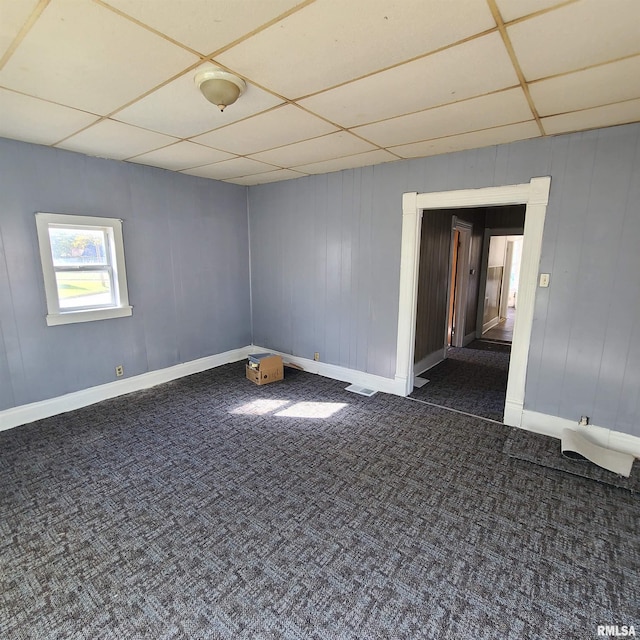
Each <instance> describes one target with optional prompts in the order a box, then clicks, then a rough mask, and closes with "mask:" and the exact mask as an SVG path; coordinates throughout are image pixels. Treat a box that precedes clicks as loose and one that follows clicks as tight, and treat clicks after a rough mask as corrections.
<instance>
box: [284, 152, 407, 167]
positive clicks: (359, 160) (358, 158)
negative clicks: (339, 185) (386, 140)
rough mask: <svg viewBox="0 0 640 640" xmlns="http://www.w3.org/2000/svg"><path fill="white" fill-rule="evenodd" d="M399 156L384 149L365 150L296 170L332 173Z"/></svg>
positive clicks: (390, 160) (305, 165)
mask: <svg viewBox="0 0 640 640" xmlns="http://www.w3.org/2000/svg"><path fill="white" fill-rule="evenodd" d="M397 159H398V158H397V157H396V156H394V155H393V154H392V153H389V152H388V151H385V150H384V149H376V150H375V151H365V153H358V154H356V155H353V156H346V157H344V158H336V159H335V160H324V161H323V162H313V163H312V164H303V165H301V166H298V167H296V171H304V172H305V173H330V172H332V171H342V170H343V169H355V168H356V167H367V166H369V165H372V164H382V163H383V162H393V161H394V160H397Z"/></svg>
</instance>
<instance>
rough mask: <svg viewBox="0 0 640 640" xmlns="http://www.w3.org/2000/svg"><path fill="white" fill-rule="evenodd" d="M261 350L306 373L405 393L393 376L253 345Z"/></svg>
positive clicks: (384, 390)
mask: <svg viewBox="0 0 640 640" xmlns="http://www.w3.org/2000/svg"><path fill="white" fill-rule="evenodd" d="M261 351H264V352H266V351H268V352H269V353H275V354H276V355H280V356H282V359H283V361H284V362H285V363H286V362H290V363H291V364H295V365H297V366H298V367H300V368H301V369H302V370H303V371H305V372H306V373H315V374H317V375H320V376H323V377H325V378H331V379H332V380H341V381H342V382H349V383H351V384H357V385H360V386H362V387H368V388H369V389H374V390H375V391H382V392H384V393H390V394H393V395H396V396H402V395H404V394H403V392H402V391H403V389H404V386H403V385H401V384H399V383H398V382H397V380H394V379H393V378H384V377H383V376H378V375H376V374H374V373H366V372H365V371H358V370H357V369H348V368H347V367H341V366H339V365H336V364H329V363H327V362H318V361H316V360H311V359H309V358H301V357H300V356H292V355H290V354H288V353H284V352H283V351H276V350H275V349H267V348H265V347H260V346H257V345H252V346H251V353H254V352H261ZM412 380H413V377H412Z"/></svg>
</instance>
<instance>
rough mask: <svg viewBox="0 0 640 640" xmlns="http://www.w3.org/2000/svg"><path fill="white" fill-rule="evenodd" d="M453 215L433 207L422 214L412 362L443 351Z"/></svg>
mask: <svg viewBox="0 0 640 640" xmlns="http://www.w3.org/2000/svg"><path fill="white" fill-rule="evenodd" d="M452 215H453V214H452V212H451V211H449V210H443V211H436V210H433V211H428V212H426V213H424V214H423V217H422V233H421V240H420V267H419V268H420V271H419V274H418V302H417V306H416V339H415V351H414V358H413V359H414V362H421V361H423V360H424V359H425V358H427V357H428V356H431V355H432V354H435V353H436V352H442V350H443V347H444V342H445V323H446V317H447V302H448V299H449V269H450V260H451V257H450V254H451V218H452Z"/></svg>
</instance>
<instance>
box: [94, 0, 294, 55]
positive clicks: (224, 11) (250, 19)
mask: <svg viewBox="0 0 640 640" xmlns="http://www.w3.org/2000/svg"><path fill="white" fill-rule="evenodd" d="M106 2H107V3H108V4H110V5H111V6H112V7H115V8H116V9H119V10H120V11H122V12H123V13H126V14H128V15H130V16H132V17H133V18H135V19H136V20H140V22H144V23H145V24H148V25H149V26H150V27H152V28H153V29H156V30H157V31H160V32H161V33H163V34H165V35H167V36H169V37H170V38H172V39H174V40H176V41H178V42H181V43H183V44H185V45H187V46H188V47H190V48H191V49H195V50H196V51H199V52H200V53H202V54H205V55H208V54H211V53H213V52H214V51H216V50H218V49H221V48H222V47H224V46H225V45H228V44H230V43H231V42H233V41H234V40H237V39H238V38H240V37H241V36H242V35H244V34H245V33H248V32H251V31H253V30H254V29H257V28H258V27H260V26H262V25H263V24H265V23H267V22H269V21H271V20H273V19H275V18H277V17H278V16H280V15H282V14H283V13H285V12H286V11H289V10H290V9H292V8H294V7H295V6H296V5H297V4H299V3H300V2H301V0H269V1H268V2H256V0H233V2H229V0H171V2H166V1H165V2H158V1H156V2H152V1H150V0H106ZM185 16H197V18H196V19H192V20H185Z"/></svg>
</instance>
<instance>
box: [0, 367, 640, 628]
mask: <svg viewBox="0 0 640 640" xmlns="http://www.w3.org/2000/svg"><path fill="white" fill-rule="evenodd" d="M345 386H346V385H345V383H340V382H336V381H333V380H328V379H325V378H321V377H319V376H314V375H310V374H306V373H304V372H294V371H291V370H287V375H286V377H285V380H284V381H282V382H278V383H274V384H270V385H266V386H263V387H259V386H256V385H253V384H252V383H251V382H249V381H247V380H246V379H245V378H244V364H243V363H235V364H230V365H226V366H224V367H219V368H217V369H213V370H211V371H207V372H204V373H201V374H197V375H193V376H190V377H188V378H183V379H181V380H177V381H174V382H172V383H169V384H165V385H161V386H158V387H156V388H154V389H150V390H147V391H144V392H139V393H135V394H131V395H128V396H125V397H121V398H116V399H113V400H109V401H106V402H103V403H100V404H97V405H94V406H90V407H86V408H84V409H80V410H77V411H73V412H70V413H67V414H64V415H60V416H56V417H53V418H49V419H46V420H42V421H39V422H36V423H33V424H30V425H25V426H22V427H18V428H16V429H12V430H10V431H5V432H2V433H0V507H1V513H0V532H1V533H2V535H1V538H0V540H1V545H2V548H1V549H0V558H1V563H2V571H1V572H0V586H1V589H0V611H1V615H0V637H2V638H11V639H12V640H13V639H18V640H20V639H27V638H39V639H43V638H44V639H48V638H51V639H53V638H65V639H66V638H78V639H80V638H91V639H92V640H95V639H109V640H111V639H114V640H115V639H118V640H119V639H122V638H154V639H158V638H216V639H217V638H230V639H231V638H233V639H234V640H235V639H237V638H278V639H299V638H319V639H320V638H331V639H336V638H337V639H353V640H356V639H358V640H360V639H362V638H389V639H391V638H393V639H398V638H401V639H402V638H407V639H415V638H418V639H420V638H458V637H460V638H474V639H479V640H482V639H487V640H489V639H491V640H494V639H495V638H501V639H502V638H513V639H515V638H518V639H521V638H541V639H546V638H554V639H555V638H563V639H566V638H591V637H596V636H597V634H596V629H597V625H602V624H611V623H618V624H634V623H635V624H638V623H639V622H640V621H639V620H638V608H637V603H638V602H639V601H640V579H639V576H640V533H639V531H638V527H637V523H638V521H639V519H640V503H639V501H638V499H637V495H634V494H633V493H631V492H630V491H628V490H625V489H622V488H619V487H614V486H611V485H608V484H604V483H601V482H595V481H593V480H589V479H586V478H581V477H577V476H574V475H571V474H569V473H564V472H562V471H557V470H555V469H549V468H546V467H543V466H539V465H536V464H532V463H530V462H526V461H523V460H518V459H514V458H512V457H510V456H509V455H507V454H506V453H505V452H504V448H505V443H506V441H507V439H508V438H509V434H510V433H511V429H510V428H508V427H506V426H504V425H500V424H495V423H492V422H489V421H487V420H482V419H477V418H472V417H469V416H465V415H461V414H457V413H454V412H451V411H447V410H444V409H438V408H435V407H432V406H428V405H425V404H422V403H419V402H415V401H412V400H411V399H407V398H398V397H394V396H389V395H385V394H380V393H378V394H376V395H375V396H373V397H372V398H364V397H362V396H358V395H355V394H351V393H348V392H346V391H345V390H344V387H345Z"/></svg>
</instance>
